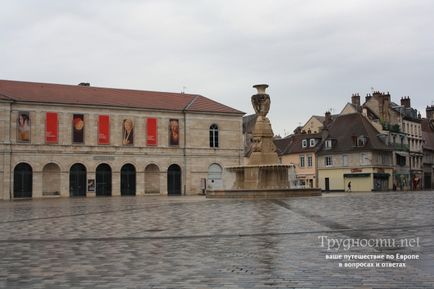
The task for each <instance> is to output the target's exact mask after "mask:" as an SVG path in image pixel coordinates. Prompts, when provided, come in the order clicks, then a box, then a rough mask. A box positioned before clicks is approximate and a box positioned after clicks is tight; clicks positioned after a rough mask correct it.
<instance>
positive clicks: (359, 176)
mask: <svg viewBox="0 0 434 289" xmlns="http://www.w3.org/2000/svg"><path fill="white" fill-rule="evenodd" d="M369 176H371V174H369V173H366V174H344V178H368V177H369Z"/></svg>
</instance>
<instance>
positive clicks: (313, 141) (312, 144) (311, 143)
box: [309, 138, 316, 147]
mask: <svg viewBox="0 0 434 289" xmlns="http://www.w3.org/2000/svg"><path fill="white" fill-rule="evenodd" d="M315 145H316V139H314V138H311V139H310V144H309V146H310V147H314V146H315Z"/></svg>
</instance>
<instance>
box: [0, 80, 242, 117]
mask: <svg viewBox="0 0 434 289" xmlns="http://www.w3.org/2000/svg"><path fill="white" fill-rule="evenodd" d="M0 99H3V100H10V101H20V102H37V103H56V104H76V105H99V106H116V107H128V108H141V109H152V110H171V111H184V110H185V111H189V112H213V113H230V114H241V115H242V114H244V113H243V112H241V111H239V110H236V109H234V108H231V107H229V106H226V105H224V104H221V103H218V102H216V101H214V100H211V99H209V98H206V97H204V96H201V95H197V94H187V93H171V92H158V91H142V90H132V89H119V88H102V87H93V86H80V85H64V84H52V83H36V82H24V81H11V80H0Z"/></svg>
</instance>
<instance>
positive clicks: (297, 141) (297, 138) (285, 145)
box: [274, 133, 321, 155]
mask: <svg viewBox="0 0 434 289" xmlns="http://www.w3.org/2000/svg"><path fill="white" fill-rule="evenodd" d="M304 139H306V140H308V146H307V147H305V148H303V146H302V141H303V140H304ZM310 139H317V140H318V139H319V140H320V139H321V133H316V134H305V133H303V134H293V135H290V136H288V137H286V138H282V139H275V140H274V144H275V145H276V148H277V153H278V154H279V155H289V154H297V153H306V152H316V151H317V150H318V147H319V144H316V145H315V146H314V147H310V141H309V140H310ZM318 142H319V141H318Z"/></svg>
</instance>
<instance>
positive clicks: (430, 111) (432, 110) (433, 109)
mask: <svg viewBox="0 0 434 289" xmlns="http://www.w3.org/2000/svg"><path fill="white" fill-rule="evenodd" d="M426 118H427V119H434V105H431V106H427V107H426Z"/></svg>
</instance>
